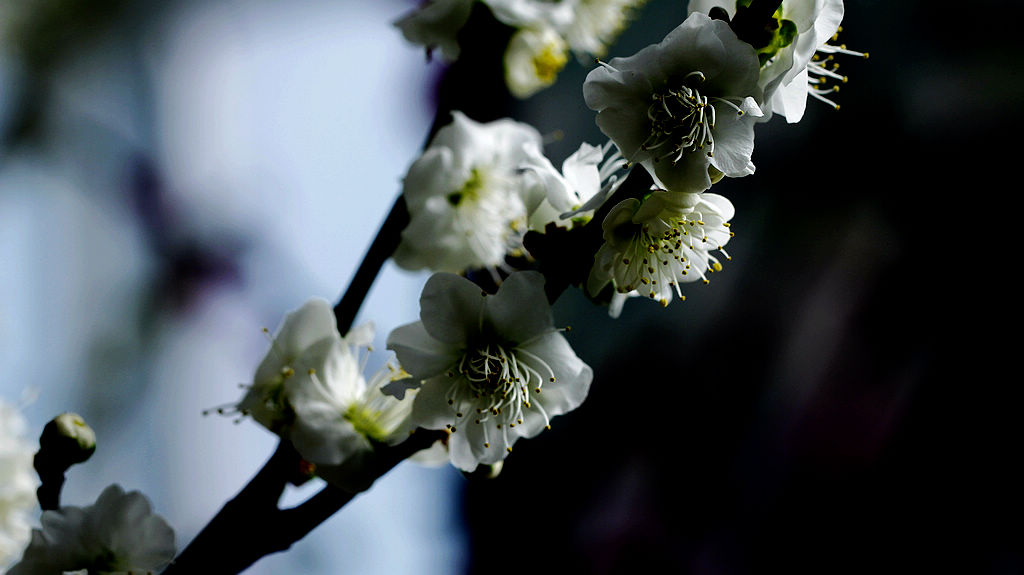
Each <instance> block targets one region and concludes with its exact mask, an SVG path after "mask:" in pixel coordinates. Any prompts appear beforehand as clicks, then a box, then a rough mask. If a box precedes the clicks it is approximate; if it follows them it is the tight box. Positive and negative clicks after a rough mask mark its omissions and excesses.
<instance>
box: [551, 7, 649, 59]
mask: <svg viewBox="0 0 1024 575" xmlns="http://www.w3.org/2000/svg"><path fill="white" fill-rule="evenodd" d="M646 1H647V0H577V2H576V7H575V10H574V11H573V16H574V17H573V20H572V22H571V23H570V24H569V26H568V27H567V28H566V30H565V39H566V41H568V42H569V46H570V47H571V48H572V51H573V52H575V53H576V54H577V56H582V55H584V54H589V55H591V56H596V57H601V56H604V54H605V52H607V51H608V46H609V45H610V44H611V43H612V42H614V41H615V38H616V37H618V35H619V33H620V32H621V31H622V30H623V29H624V28H625V27H626V24H627V23H628V22H629V20H630V18H631V17H632V12H633V10H635V9H636V8H637V7H639V6H640V5H642V4H644V3H645V2H646Z"/></svg>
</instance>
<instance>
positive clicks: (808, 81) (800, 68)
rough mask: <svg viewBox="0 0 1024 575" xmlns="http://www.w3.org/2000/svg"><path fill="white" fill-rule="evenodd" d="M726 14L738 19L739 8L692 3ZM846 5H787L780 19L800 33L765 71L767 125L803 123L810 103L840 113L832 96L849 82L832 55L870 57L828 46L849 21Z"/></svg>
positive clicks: (813, 0) (692, 7)
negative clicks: (776, 118)
mask: <svg viewBox="0 0 1024 575" xmlns="http://www.w3.org/2000/svg"><path fill="white" fill-rule="evenodd" d="M715 7H718V8H722V9H724V10H725V11H726V12H727V13H728V14H729V16H730V17H731V16H733V15H734V13H735V2H730V1H728V0H690V4H689V11H690V12H691V13H692V12H702V13H707V12H708V11H709V10H711V9H712V8H715ZM843 11H844V8H843V1H842V0H786V1H785V2H783V3H782V5H781V6H780V8H779V12H778V13H777V18H779V19H780V20H788V21H790V22H792V23H793V25H794V26H795V27H796V33H797V35H796V38H795V40H794V41H793V42H791V43H790V44H789V45H787V46H784V47H783V48H781V49H780V50H779V51H778V52H777V53H776V54H774V55H773V56H772V57H771V58H770V59H769V60H768V61H767V62H765V63H764V65H763V66H762V68H761V78H760V80H759V84H760V86H761V87H762V88H763V89H764V104H763V105H762V110H763V111H764V113H765V116H764V119H765V120H767V119H769V118H770V117H771V116H772V114H780V115H782V116H783V117H785V118H786V121H787V122H789V123H796V122H799V121H800V119H801V118H803V115H804V110H805V109H806V107H807V97H808V96H811V97H814V98H816V99H819V100H821V101H823V102H825V103H827V104H828V105H830V106H832V107H835V108H838V107H839V106H838V104H836V103H835V102H833V101H832V100H830V99H828V98H827V97H826V94H830V93H832V92H835V91H838V89H839V88H838V87H837V86H836V85H835V83H836V82H839V83H844V82H846V77H845V76H842V75H840V74H839V73H838V72H837V71H836V70H835V68H836V66H835V64H834V63H833V62H832V57H831V55H832V54H836V53H841V54H850V55H854V56H866V54H863V53H860V52H854V51H852V50H847V49H846V48H845V46H834V45H832V44H829V43H828V42H829V41H830V40H832V39H834V38H835V36H836V34H837V33H838V32H839V24H840V22H842V20H843Z"/></svg>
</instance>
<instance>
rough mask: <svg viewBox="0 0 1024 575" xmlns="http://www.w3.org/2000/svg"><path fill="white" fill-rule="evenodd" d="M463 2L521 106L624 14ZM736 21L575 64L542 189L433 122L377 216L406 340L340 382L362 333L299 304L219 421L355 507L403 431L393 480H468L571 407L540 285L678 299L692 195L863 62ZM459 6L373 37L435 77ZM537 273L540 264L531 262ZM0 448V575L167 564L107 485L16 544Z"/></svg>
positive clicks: (20, 448)
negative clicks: (416, 51)
mask: <svg viewBox="0 0 1024 575" xmlns="http://www.w3.org/2000/svg"><path fill="white" fill-rule="evenodd" d="M480 3H481V4H482V5H486V7H487V9H488V10H489V11H490V13H491V14H492V15H493V17H494V18H496V19H497V20H498V21H500V22H502V23H503V24H505V25H508V26H509V27H511V28H512V29H514V31H513V33H512V35H511V39H510V41H509V42H508V45H507V48H506V53H505V59H504V65H505V78H506V82H507V84H508V87H509V90H510V91H511V93H512V94H514V95H516V96H519V97H527V96H530V95H532V94H534V93H535V92H537V91H539V90H540V89H542V88H544V87H546V86H549V85H551V84H552V83H553V82H554V81H555V78H556V77H557V74H558V72H559V71H560V70H561V69H562V67H563V66H564V65H565V64H566V62H567V61H568V57H569V54H570V53H573V54H575V55H576V56H578V57H582V56H584V55H597V56H600V55H602V54H604V52H605V51H606V50H607V49H608V46H609V44H610V43H611V42H612V41H613V39H614V38H615V36H616V35H617V34H618V32H619V31H620V30H621V28H622V27H623V26H624V24H625V22H626V21H627V20H628V18H629V15H630V13H631V11H632V10H633V9H634V8H635V7H636V6H637V5H639V4H641V3H642V0H562V1H555V2H551V1H545V0H480ZM749 4H750V2H749V1H747V0H739V1H737V2H736V3H735V4H733V3H732V2H729V1H726V0H691V1H690V2H689V6H688V11H689V15H688V17H687V18H686V19H685V20H684V21H683V22H682V23H681V24H680V25H679V26H677V27H676V28H675V29H673V30H672V31H671V32H670V33H669V34H668V35H667V36H666V37H665V38H664V39H662V40H661V41H660V42H658V43H656V44H652V45H650V46H647V47H646V48H643V49H641V50H640V51H638V52H637V53H635V54H633V55H631V56H626V57H616V58H612V59H610V60H609V61H607V62H605V61H598V62H597V63H596V66H595V67H594V68H593V69H592V70H591V71H590V72H589V74H588V75H587V78H586V81H585V82H584V84H583V87H582V95H583V98H584V101H585V103H586V105H587V106H588V107H589V108H590V109H591V110H593V111H594V112H595V113H596V124H597V126H598V127H599V128H600V130H601V132H602V133H603V134H604V135H605V136H606V137H607V138H608V140H607V142H606V143H603V144H601V145H593V144H590V143H582V144H581V145H580V146H579V148H578V149H577V150H576V151H575V152H574V153H573V154H572V155H570V156H569V157H568V158H567V159H565V161H564V162H562V164H561V166H560V169H559V168H556V167H555V165H554V164H553V163H552V161H551V160H550V159H549V158H548V157H547V156H546V155H545V153H544V150H543V138H542V137H541V134H540V133H539V132H538V131H537V130H536V129H535V128H533V127H532V126H530V125H528V124H525V123H522V122H518V121H515V120H513V119H509V118H504V119H500V120H496V121H492V122H487V123H483V122H478V121H476V120H474V119H472V118H470V117H468V116H467V115H465V114H464V113H462V112H460V111H457V110H456V111H453V112H451V120H450V122H449V123H447V124H446V125H444V126H443V127H441V128H440V129H439V130H438V131H437V133H436V134H435V135H434V137H433V138H432V140H431V141H430V142H429V144H428V145H427V147H426V148H425V150H424V151H423V153H422V154H421V155H420V156H419V157H418V158H416V159H415V160H414V161H413V162H412V163H411V165H410V167H409V169H408V172H407V174H406V175H405V177H404V179H403V183H402V198H401V202H400V203H399V204H398V206H396V212H398V213H400V212H401V210H400V209H399V208H400V207H401V206H403V205H404V207H405V209H406V210H407V213H408V216H409V221H408V224H407V225H406V226H405V228H404V229H403V230H402V231H401V237H400V238H399V241H398V242H397V248H396V249H395V251H394V252H393V253H392V254H391V255H392V257H393V260H394V262H395V263H396V264H397V265H398V266H399V267H401V268H404V269H407V270H428V271H430V272H433V275H432V276H431V277H430V278H429V279H428V280H427V281H426V283H425V285H424V287H423V290H422V293H421V296H420V300H419V304H420V312H419V320H418V321H414V322H411V323H408V324H405V325H402V326H400V327H398V328H396V329H394V330H393V331H392V332H391V333H390V334H389V335H388V337H387V348H388V349H389V350H391V351H392V352H393V353H394V356H393V357H390V358H389V359H388V360H387V361H386V362H385V364H384V365H383V367H381V368H380V369H378V370H376V371H375V372H374V373H373V374H372V375H370V376H368V377H367V376H366V375H364V374H365V372H366V364H367V362H368V358H369V357H370V351H371V349H372V347H371V342H372V341H373V337H374V326H373V324H372V323H367V324H364V325H361V326H358V327H355V328H354V329H351V330H348V327H347V326H345V327H344V328H343V329H346V330H348V332H347V333H345V334H344V335H343V334H342V333H341V329H339V326H338V322H339V319H338V318H337V317H336V316H335V309H334V308H332V306H331V304H329V303H328V302H327V301H325V300H322V299H317V298H314V299H310V300H309V301H308V302H306V303H305V304H304V305H302V306H301V307H300V308H298V309H297V310H295V311H293V312H291V313H290V314H288V315H287V316H286V317H285V319H284V320H283V322H282V324H281V326H280V327H279V328H278V329H277V330H276V331H275V333H274V334H273V335H272V336H270V348H269V350H268V352H267V354H266V356H265V358H264V359H263V360H262V362H261V363H260V364H259V366H258V367H257V369H256V371H255V373H254V375H253V379H252V382H251V384H248V385H246V386H244V387H245V393H244V395H243V397H242V398H241V399H240V400H239V401H238V402H237V404H234V405H232V407H231V408H229V409H227V410H224V409H221V410H220V411H221V412H227V413H231V414H241V415H242V416H245V417H250V418H252V419H253V420H254V421H256V422H258V423H259V424H261V425H262V426H264V427H265V428H267V429H268V430H270V431H271V432H273V433H275V434H277V435H278V436H280V438H281V439H282V440H283V441H285V442H287V443H289V444H290V445H291V446H292V447H294V450H295V452H297V453H298V455H299V456H301V458H302V459H303V460H304V461H305V462H306V463H308V464H309V465H308V467H305V468H306V469H309V470H311V472H312V473H314V474H316V475H317V476H319V477H321V478H323V479H324V480H326V481H327V482H329V483H330V484H332V485H334V486H336V487H338V488H340V489H343V490H345V491H347V492H350V493H357V492H360V491H363V490H366V489H368V488H369V487H370V486H371V485H372V483H373V482H374V481H375V480H376V479H377V476H378V475H379V473H380V472H381V471H380V470H381V466H380V465H378V463H379V462H378V461H377V458H378V457H379V456H380V455H381V453H382V452H384V451H386V450H388V449H391V448H393V447H394V446H395V445H398V444H400V443H402V442H403V441H405V440H406V439H407V438H408V437H409V436H410V435H412V434H415V433H421V432H422V430H435V431H437V432H439V433H437V434H430V435H428V437H427V439H431V440H432V439H433V438H434V437H435V435H436V436H438V437H442V439H441V440H439V441H437V442H435V443H434V444H433V446H432V447H430V448H429V449H425V450H424V451H422V452H420V453H419V454H417V455H416V456H415V458H416V459H417V460H419V461H422V462H425V463H443V462H445V461H450V462H451V464H452V465H454V466H455V467H457V468H458V469H460V470H463V471H465V472H473V471H475V470H477V469H478V468H479V467H480V466H485V467H487V466H490V467H492V468H493V467H496V466H500V465H501V464H502V463H503V461H504V460H505V459H506V457H508V454H509V453H511V452H512V451H513V447H514V445H515V444H516V442H517V441H518V439H520V438H531V437H534V436H536V435H538V434H539V433H541V432H542V431H544V430H546V429H550V428H551V425H552V420H553V418H555V417H556V416H559V415H563V414H566V413H568V412H570V411H572V410H574V409H576V408H577V407H579V406H580V405H582V403H583V402H584V400H585V399H586V397H587V395H588V393H589V391H590V387H591V383H592V380H593V377H594V373H593V370H592V369H591V367H590V366H589V365H587V364H586V363H585V362H584V360H583V359H581V358H580V357H579V356H578V355H577V353H576V352H575V351H574V350H573V348H572V347H571V345H570V344H569V340H568V339H567V338H566V335H565V332H566V331H567V329H560V328H558V327H556V324H555V320H554V315H553V312H552V309H551V302H552V301H553V300H554V299H555V298H556V297H557V295H558V293H560V291H561V289H563V287H564V286H563V284H573V285H576V286H578V287H579V288H581V289H582V290H584V291H585V292H586V293H587V294H588V295H589V296H590V297H591V298H593V299H594V300H595V301H598V302H601V303H606V304H608V306H609V310H610V313H611V315H613V316H618V315H619V314H620V313H621V312H622V309H623V305H624V302H625V301H626V300H627V299H628V298H630V297H644V298H648V299H651V300H654V301H656V302H659V303H660V304H661V305H663V306H667V305H668V304H669V302H670V301H671V300H673V299H675V298H679V299H685V297H684V294H683V288H682V286H683V284H687V283H692V282H698V281H699V282H703V283H708V282H709V279H708V276H709V275H710V274H712V273H715V272H720V271H722V269H723V267H722V261H723V260H728V259H729V256H728V254H727V253H726V251H725V247H726V245H727V244H728V243H729V240H730V238H732V236H733V233H732V231H731V220H732V218H733V217H734V215H735V208H734V206H733V204H732V203H731V202H730V201H729V200H728V199H727V198H725V197H724V196H722V195H720V194H717V193H714V192H712V191H710V190H711V189H712V188H713V186H714V185H715V184H716V183H718V182H720V181H721V180H722V179H723V178H739V177H745V176H748V175H751V174H753V173H754V171H755V166H754V163H753V151H754V135H755V127H756V126H757V125H758V124H759V123H762V122H765V121H768V120H769V119H771V118H772V117H773V116H774V115H775V114H778V115H780V116H782V117H784V118H785V119H786V121H787V122H789V123H794V122H797V121H799V120H800V119H801V118H802V117H803V115H804V112H805V108H806V102H807V99H808V98H813V99H818V100H822V101H824V102H826V103H828V104H829V105H832V106H834V107H838V105H837V104H835V102H834V101H833V100H832V99H830V98H829V97H828V96H829V95H830V94H832V93H833V92H835V91H836V90H837V89H838V87H837V85H836V83H837V82H839V83H841V82H844V81H845V80H846V78H845V77H844V76H841V75H839V73H838V71H837V65H836V63H835V62H834V61H833V57H834V56H835V55H836V54H848V55H854V56H866V54H862V53H859V52H854V51H851V50H848V49H846V48H845V47H844V46H842V45H835V44H832V43H830V42H832V41H833V40H834V39H835V37H836V34H837V33H838V31H839V23H840V21H841V19H842V16H843V3H842V0H783V1H782V2H781V4H780V5H779V7H778V9H777V10H776V11H775V13H774V14H773V15H772V22H771V25H770V26H767V27H765V31H768V32H770V33H769V34H767V37H766V38H767V39H765V38H762V39H761V40H758V41H756V43H751V42H752V41H751V40H749V39H747V38H741V37H740V36H739V35H737V32H736V31H735V30H734V28H733V24H732V22H735V20H733V19H734V18H738V16H739V15H738V14H737V12H739V11H740V10H743V9H745V7H747V6H748V5H749ZM473 6H474V0H428V1H427V2H426V3H425V4H423V5H422V6H421V7H420V8H419V9H417V10H416V11H414V12H412V13H411V14H409V15H407V16H406V17H404V18H402V19H401V20H399V21H398V22H397V23H396V24H397V25H398V27H399V28H400V29H401V31H402V33H403V34H404V35H405V37H406V38H407V39H409V40H410V41H412V42H415V43H418V44H422V45H425V46H427V47H428V49H433V48H437V49H438V50H440V52H441V54H442V55H443V56H444V57H445V58H446V59H449V60H454V59H456V58H458V56H459V53H460V50H461V47H460V45H459V40H458V39H459V32H460V30H461V29H462V28H463V27H464V26H466V25H467V22H468V21H469V19H470V12H471V10H472V9H473ZM731 20H732V22H731ZM633 169H642V170H644V171H645V172H646V173H647V174H648V175H649V177H650V182H651V184H650V185H649V186H648V185H647V184H644V185H642V186H639V188H643V189H639V190H637V189H629V188H624V187H623V184H624V183H625V182H626V180H627V176H628V174H627V173H624V172H623V171H624V170H633ZM644 181H646V180H644ZM621 190H625V193H620V191H621ZM597 226H600V228H597ZM537 238H543V240H538V239H537ZM533 240H537V241H533ZM556 244H558V245H559V249H558V250H551V249H550V247H551V246H552V245H556ZM537 245H540V246H541V248H543V249H541V250H538V253H536V254H535V253H532V250H534V249H535V247H534V246H537ZM554 252H557V253H558V254H559V255H558V257H559V258H562V259H556V258H553V257H552V258H551V260H552V261H544V258H546V257H551V255H550V254H551V253H554ZM565 258H569V259H571V260H572V261H567V260H566V259H565ZM579 262H581V263H579ZM560 266H561V267H564V268H565V269H556V268H558V267H560ZM581 269H582V270H584V271H583V272H582V273H580V272H579V270H581ZM481 272H483V273H481ZM553 278H556V279H557V281H552V279H553ZM339 317H341V316H340V315H339ZM265 331H266V333H267V334H268V335H269V330H265ZM75 417H77V416H75ZM55 421H56V422H58V423H61V424H62V425H63V426H64V427H61V426H60V425H58V426H56V428H55V429H57V433H59V434H62V438H64V439H67V438H71V439H76V436H77V439H76V441H77V442H78V443H79V444H80V445H78V447H80V448H82V449H84V450H86V451H88V452H89V453H91V449H93V448H94V447H95V441H94V440H95V437H94V436H92V435H91V433H92V432H91V430H89V429H88V428H87V426H85V425H84V422H82V421H81V419H80V418H78V419H74V418H73V417H65V418H63V419H59V420H55ZM76 426H77V427H76ZM22 427H23V423H22V422H21V420H20V419H19V416H18V414H17V412H16V411H14V410H12V409H11V408H9V407H8V406H6V405H5V404H2V403H0V568H2V567H4V566H5V564H6V562H7V560H8V558H9V557H13V556H15V555H16V554H17V552H18V550H20V549H22V548H24V554H23V556H22V558H21V560H20V562H18V563H17V564H15V565H14V566H13V568H12V569H11V570H10V571H9V573H11V574H12V575H19V574H22V575H25V574H33V573H69V572H70V573H150V572H155V571H158V570H160V569H161V568H163V567H165V566H167V565H168V564H169V563H170V562H171V561H172V559H173V557H174V553H175V545H174V533H173V531H172V530H171V528H170V527H169V526H168V525H167V523H166V522H165V521H164V520H163V519H162V518H161V517H160V516H158V515H156V514H154V513H153V511H152V509H151V506H150V504H149V502H148V500H146V498H145V497H144V496H143V495H142V494H140V493H138V492H128V493H126V492H125V491H124V490H123V489H122V488H121V487H120V486H117V485H112V486H110V487H108V488H107V489H106V490H104V491H103V492H102V494H101V495H100V496H99V498H98V499H97V500H96V502H95V503H94V504H93V505H90V506H87V507H82V508H80V507H75V506H64V507H60V508H57V509H48V510H47V511H44V512H43V513H42V517H41V524H42V528H41V529H36V530H34V531H32V534H31V539H30V540H29V536H28V527H27V522H26V520H25V517H24V516H25V512H26V510H27V508H28V507H30V506H31V505H33V503H32V501H33V498H32V491H33V490H34V488H35V482H34V480H33V479H32V475H31V469H30V465H31V451H30V449H29V448H28V447H26V445H25V444H24V442H22V441H21V440H20V438H19V435H20V433H21V429H22ZM79 427H81V429H79ZM83 430H84V431H83ZM85 432H87V434H85ZM44 437H45V435H44ZM41 443H45V442H41ZM87 444H88V445H87ZM85 457H88V455H85ZM80 461H82V460H81V459H78V460H75V461H74V463H77V462H80ZM37 467H38V465H37ZM61 469H62V470H63V469H66V466H65V467H61ZM61 481H63V478H61ZM43 483H44V487H45V486H46V480H45V479H44V481H43ZM40 491H43V490H42V489H41V490H40ZM57 495H58V496H59V488H58V489H57ZM58 498H59V497H58ZM39 500H40V501H44V498H43V496H42V495H40V499H39ZM54 506H56V503H55V504H54ZM43 507H44V508H46V505H45V504H44V505H43ZM26 544H27V547H26Z"/></svg>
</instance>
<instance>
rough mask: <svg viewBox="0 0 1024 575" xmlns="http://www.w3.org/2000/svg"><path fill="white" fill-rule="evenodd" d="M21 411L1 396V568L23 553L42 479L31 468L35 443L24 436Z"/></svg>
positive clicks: (30, 529) (1, 569)
mask: <svg viewBox="0 0 1024 575" xmlns="http://www.w3.org/2000/svg"><path fill="white" fill-rule="evenodd" d="M25 431H26V424H25V418H24V417H23V416H22V415H21V412H19V411H18V410H17V408H15V407H14V406H12V405H10V404H8V403H7V402H5V401H3V400H0V571H3V569H4V567H6V566H7V565H9V564H10V563H11V561H12V560H14V559H15V558H17V557H18V556H20V555H21V552H22V550H23V549H24V548H25V545H27V544H28V541H29V536H30V534H31V532H32V528H31V526H30V525H29V518H28V515H29V511H30V510H31V509H33V508H34V507H35V504H36V487H37V486H38V484H39V480H38V479H36V473H35V471H34V470H33V468H32V455H33V452H34V451H35V447H34V446H33V445H32V443H30V442H28V441H26V440H25Z"/></svg>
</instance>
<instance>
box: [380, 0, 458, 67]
mask: <svg viewBox="0 0 1024 575" xmlns="http://www.w3.org/2000/svg"><path fill="white" fill-rule="evenodd" d="M472 7H473V0H428V1H427V2H426V3H424V4H423V5H422V6H420V7H418V8H416V9H415V10H413V11H412V12H409V13H408V14H406V15H405V16H403V17H401V18H399V19H398V20H396V21H395V26H397V27H398V29H400V30H401V31H402V35H403V36H405V39H406V40H408V41H409V42H412V43H413V44H419V45H421V46H425V47H426V48H427V50H428V54H429V51H430V50H433V49H434V48H438V49H440V50H441V56H443V57H444V59H445V60H448V61H449V62H454V61H455V60H458V59H459V52H460V49H459V42H458V33H459V30H461V29H462V26H463V25H465V23H466V21H467V20H468V19H469V11H470V9H471V8H472Z"/></svg>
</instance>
